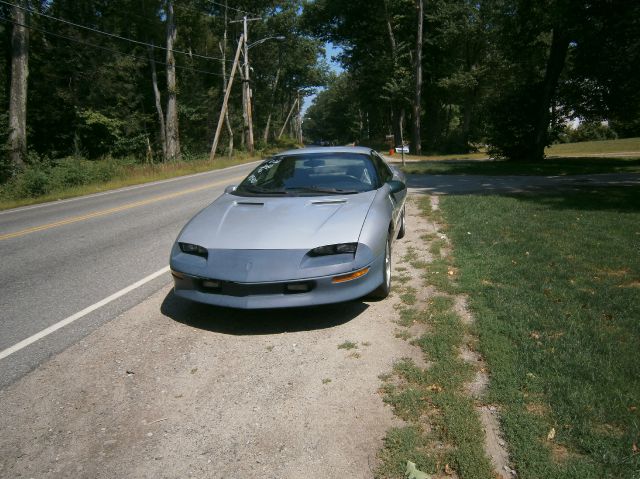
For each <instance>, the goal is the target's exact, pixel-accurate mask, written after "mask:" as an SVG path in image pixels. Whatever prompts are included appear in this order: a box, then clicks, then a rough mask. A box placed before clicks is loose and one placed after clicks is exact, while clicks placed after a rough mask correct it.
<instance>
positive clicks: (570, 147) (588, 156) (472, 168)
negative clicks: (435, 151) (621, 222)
mask: <svg viewBox="0 0 640 479" xmlns="http://www.w3.org/2000/svg"><path fill="white" fill-rule="evenodd" d="M546 154H547V156H548V157H547V158H546V159H545V160H544V161H542V162H540V163H529V162H513V161H477V160H479V159H486V158H487V157H486V155H481V154H472V155H450V156H449V157H441V156H435V157H428V156H424V157H416V156H413V157H409V159H411V160H418V161H412V162H407V164H406V165H405V166H404V167H403V169H404V171H405V172H406V173H412V174H432V175H456V174H458V175H459V174H466V175H575V174H595V173H640V138H626V139H623V140H607V141H589V142H583V143H567V144H562V145H553V146H552V147H551V148H548V149H547V151H546ZM607 155H616V156H607ZM617 155H624V156H617ZM394 160H396V161H399V158H398V157H397V156H395V157H394ZM443 160H448V161H443Z"/></svg>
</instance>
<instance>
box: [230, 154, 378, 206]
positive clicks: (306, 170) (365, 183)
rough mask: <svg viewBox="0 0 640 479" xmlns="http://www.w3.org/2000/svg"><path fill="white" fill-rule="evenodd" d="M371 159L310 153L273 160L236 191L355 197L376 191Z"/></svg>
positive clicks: (267, 162) (256, 193)
mask: <svg viewBox="0 0 640 479" xmlns="http://www.w3.org/2000/svg"><path fill="white" fill-rule="evenodd" d="M377 183H378V178H377V175H376V170H375V168H374V166H373V163H372V161H371V159H370V157H369V156H368V155H366V154H363V153H336V152H331V153H310V154H296V155H288V156H275V157H273V158H271V159H269V160H267V161H265V162H263V163H262V164H261V165H260V166H258V167H257V168H256V169H255V170H253V172H251V174H250V175H249V176H247V178H245V179H244V181H243V182H242V183H240V185H239V186H238V188H236V190H235V192H234V194H236V195H241V196H260V195H272V196H279V195H281V196H313V195H331V194H340V195H344V194H355V193H361V192H363V191H370V190H372V189H374V188H376V187H377Z"/></svg>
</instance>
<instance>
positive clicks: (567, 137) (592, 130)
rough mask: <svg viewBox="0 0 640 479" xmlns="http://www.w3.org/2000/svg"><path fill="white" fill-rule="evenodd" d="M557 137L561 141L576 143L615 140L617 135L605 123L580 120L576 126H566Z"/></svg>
mask: <svg viewBox="0 0 640 479" xmlns="http://www.w3.org/2000/svg"><path fill="white" fill-rule="evenodd" d="M559 138H560V141H561V142H563V143H578V142H581V141H599V140H615V139H617V138H618V135H617V134H616V132H615V131H614V130H612V129H611V128H610V127H609V126H608V125H606V124H604V125H603V124H602V123H600V122H582V123H580V125H578V127H577V128H572V127H570V126H566V127H565V128H564V130H563V131H562V133H560V135H559Z"/></svg>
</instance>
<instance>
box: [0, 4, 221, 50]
mask: <svg viewBox="0 0 640 479" xmlns="http://www.w3.org/2000/svg"><path fill="white" fill-rule="evenodd" d="M0 3H2V4H4V5H8V6H10V7H15V8H19V9H20V10H24V11H26V12H29V13H35V14H36V15H40V16H42V17H45V18H49V19H51V20H56V21H58V22H61V23H65V24H67V25H71V26H73V27H76V28H81V29H83V30H87V31H90V32H93V33H99V34H101V35H105V36H107V37H111V38H116V39H118V40H123V41H126V42H131V43H135V44H137V45H143V46H147V47H151V48H154V49H158V50H164V51H166V50H167V49H166V48H165V47H160V46H157V45H154V44H152V43H147V42H141V41H140V40H135V39H133V38H127V37H122V36H120V35H116V34H114V33H109V32H104V31H102V30H98V29H96V28H92V27H87V26H85V25H80V24H78V23H74V22H70V21H69V20H64V19H62V18H58V17H54V16H52V15H47V14H46V13H41V12H38V11H36V10H32V9H30V8H25V7H21V6H20V5H15V4H13V3H10V2H6V1H5V0H0ZM173 52H174V53H181V54H183V55H187V56H189V57H197V58H204V59H206V60H216V61H220V60H222V59H221V58H220V57H209V56H206V55H199V54H197V53H191V52H185V51H182V50H173ZM227 61H228V60H227Z"/></svg>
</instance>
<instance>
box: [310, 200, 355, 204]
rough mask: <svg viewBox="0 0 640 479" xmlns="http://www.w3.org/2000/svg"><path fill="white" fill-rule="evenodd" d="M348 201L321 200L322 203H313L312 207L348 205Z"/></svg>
mask: <svg viewBox="0 0 640 479" xmlns="http://www.w3.org/2000/svg"><path fill="white" fill-rule="evenodd" d="M346 202H347V200H320V201H312V202H311V204H312V205H339V204H341V203H346Z"/></svg>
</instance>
